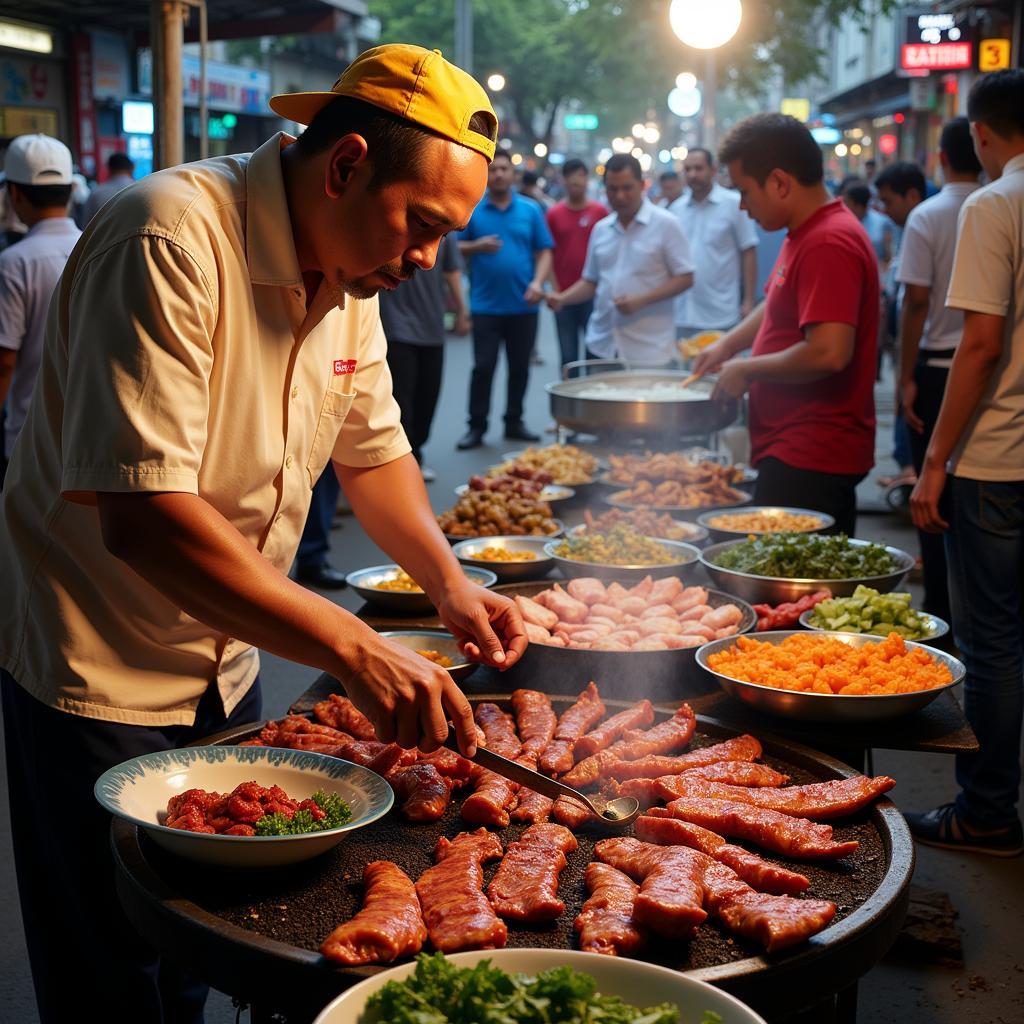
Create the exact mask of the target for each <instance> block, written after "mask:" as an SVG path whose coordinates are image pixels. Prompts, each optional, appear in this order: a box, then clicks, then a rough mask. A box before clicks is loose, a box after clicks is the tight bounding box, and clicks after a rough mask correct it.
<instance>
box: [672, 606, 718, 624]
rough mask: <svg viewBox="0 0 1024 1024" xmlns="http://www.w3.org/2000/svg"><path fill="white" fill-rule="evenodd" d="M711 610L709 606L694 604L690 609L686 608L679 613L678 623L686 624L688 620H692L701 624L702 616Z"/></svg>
mask: <svg viewBox="0 0 1024 1024" xmlns="http://www.w3.org/2000/svg"><path fill="white" fill-rule="evenodd" d="M711 610H712V609H711V605H709V604H695V605H693V607H692V608H687V609H686V610H685V611H681V612H680V613H679V621H680V622H687V621H688V620H690V619H693V620H695V621H696V622H701V621H703V619H704V616H705V615H707V614H708V612H710V611H711Z"/></svg>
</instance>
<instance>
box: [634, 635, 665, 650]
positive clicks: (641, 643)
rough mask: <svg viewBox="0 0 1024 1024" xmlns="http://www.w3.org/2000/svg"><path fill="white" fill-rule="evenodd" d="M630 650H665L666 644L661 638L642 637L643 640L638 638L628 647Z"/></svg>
mask: <svg viewBox="0 0 1024 1024" xmlns="http://www.w3.org/2000/svg"><path fill="white" fill-rule="evenodd" d="M630 650H631V651H667V650H668V644H666V643H665V642H664V641H663V640H658V639H656V638H655V637H653V636H648V637H644V639H643V640H638V641H637V642H636V643H635V644H633V646H632V647H631V648H630Z"/></svg>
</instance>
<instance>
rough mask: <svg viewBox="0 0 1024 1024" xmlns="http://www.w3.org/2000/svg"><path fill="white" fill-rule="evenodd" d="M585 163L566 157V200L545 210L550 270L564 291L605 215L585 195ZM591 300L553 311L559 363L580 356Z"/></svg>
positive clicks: (602, 208)
mask: <svg viewBox="0 0 1024 1024" xmlns="http://www.w3.org/2000/svg"><path fill="white" fill-rule="evenodd" d="M588 178H589V174H588V172H587V166H586V164H584V162H583V161H582V160H576V159H572V160H566V161H565V164H564V165H563V167H562V179H563V181H564V182H565V199H564V200H562V202H560V203H556V204H555V205H554V206H552V207H551V209H550V210H548V211H547V213H546V214H545V217H546V218H547V222H548V230H549V231H550V232H551V237H552V238H554V240H555V252H554V260H553V269H554V273H555V282H556V284H557V286H558V291H560V292H564V291H565V289H566V288H568V287H569V286H570V285H572V284H575V283H576V282H577V281H578V280H579V279H580V275H581V274H582V273H583V261H584V260H585V259H586V256H587V243H588V242H589V241H590V232H591V231H593V230H594V225H595V224H596V223H597V222H598V221H599V220H601V219H602V218H603V217H607V216H608V209H607V207H605V206H604V205H603V204H602V203H598V202H595V201H594V200H591V199H588V198H587V180H588ZM593 308H594V300H593V299H589V300H587V301H586V302H578V303H576V304H575V305H572V306H563V307H562V308H561V309H560V310H559V311H558V312H557V313H555V324H556V326H557V327H558V344H559V346H560V348H561V350H562V365H563V366H565V364H566V363H571V362H572V361H573V360H574V359H579V357H580V338H581V337H582V336H583V334H584V332H585V331H586V329H587V321H588V320H589V319H590V314H591V311H592V310H593Z"/></svg>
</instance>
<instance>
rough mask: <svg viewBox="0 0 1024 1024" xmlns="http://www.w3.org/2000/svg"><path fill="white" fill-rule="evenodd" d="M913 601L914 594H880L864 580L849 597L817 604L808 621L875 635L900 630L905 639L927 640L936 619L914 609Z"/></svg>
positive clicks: (827, 627)
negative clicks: (933, 620) (911, 603)
mask: <svg viewBox="0 0 1024 1024" xmlns="http://www.w3.org/2000/svg"><path fill="white" fill-rule="evenodd" d="M910 602H911V596H910V594H904V593H901V594H880V593H879V592H878V591H877V590H875V589H874V588H872V587H865V586H864V585H863V584H861V585H860V586H859V587H857V589H856V590H855V591H854V592H853V593H852V594H851V595H850V596H849V597H832V598H829V599H828V600H827V601H821V602H820V603H819V604H817V605H815V607H814V611H813V613H812V614H811V615H810V616H809V617H808V622H810V624H811V625H812V626H814V627H815V628H816V629H833V630H840V631H842V632H843V633H870V634H871V635H873V636H888V635H889V634H890V633H898V634H899V635H900V636H901V637H903V639H904V640H927V639H928V638H929V637H930V636H932V635H933V634H934V632H935V631H934V629H933V628H932V622H931V620H930V619H929V618H926V617H925V616H924V615H922V614H921V613H920V612H916V611H914V609H913V608H911V607H910Z"/></svg>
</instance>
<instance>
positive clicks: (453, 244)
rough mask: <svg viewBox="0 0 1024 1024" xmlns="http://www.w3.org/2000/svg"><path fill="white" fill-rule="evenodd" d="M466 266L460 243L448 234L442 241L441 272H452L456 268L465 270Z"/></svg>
mask: <svg viewBox="0 0 1024 1024" xmlns="http://www.w3.org/2000/svg"><path fill="white" fill-rule="evenodd" d="M465 266H466V262H465V260H463V258H462V250H461V249H460V248H459V243H458V242H457V241H456V240H455V239H454V238H452V237H451V235H448V236H446V237H445V239H444V240H443V241H442V242H441V272H442V273H443V274H450V273H452V272H453V271H455V270H464V269H465Z"/></svg>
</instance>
